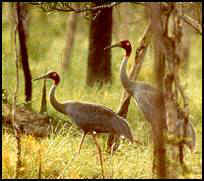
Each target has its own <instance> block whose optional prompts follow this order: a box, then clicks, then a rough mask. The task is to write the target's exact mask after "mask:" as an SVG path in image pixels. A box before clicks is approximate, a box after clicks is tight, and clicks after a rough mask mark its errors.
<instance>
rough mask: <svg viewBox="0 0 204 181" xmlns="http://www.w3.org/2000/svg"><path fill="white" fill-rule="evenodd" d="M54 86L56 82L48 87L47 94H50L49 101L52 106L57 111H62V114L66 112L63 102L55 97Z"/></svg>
mask: <svg viewBox="0 0 204 181" xmlns="http://www.w3.org/2000/svg"><path fill="white" fill-rule="evenodd" d="M56 87H57V84H53V85H52V87H51V89H50V93H49V96H50V102H51V104H52V106H53V107H54V108H55V109H56V110H57V111H59V112H61V113H63V114H66V113H65V106H64V104H62V103H60V102H58V101H57V100H56V98H55V90H56Z"/></svg>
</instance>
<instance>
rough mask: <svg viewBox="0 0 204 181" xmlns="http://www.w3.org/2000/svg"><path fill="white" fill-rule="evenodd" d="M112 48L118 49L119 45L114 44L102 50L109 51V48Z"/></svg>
mask: <svg viewBox="0 0 204 181" xmlns="http://www.w3.org/2000/svg"><path fill="white" fill-rule="evenodd" d="M114 47H120V43H116V44H114V45H111V46H107V47H105V48H104V50H107V49H110V48H114Z"/></svg>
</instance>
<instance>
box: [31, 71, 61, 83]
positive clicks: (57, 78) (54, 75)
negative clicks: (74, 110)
mask: <svg viewBox="0 0 204 181" xmlns="http://www.w3.org/2000/svg"><path fill="white" fill-rule="evenodd" d="M40 79H52V80H54V84H55V85H57V84H59V82H60V76H59V75H58V73H57V72H48V73H47V74H45V75H43V76H40V77H38V78H36V79H34V80H40Z"/></svg>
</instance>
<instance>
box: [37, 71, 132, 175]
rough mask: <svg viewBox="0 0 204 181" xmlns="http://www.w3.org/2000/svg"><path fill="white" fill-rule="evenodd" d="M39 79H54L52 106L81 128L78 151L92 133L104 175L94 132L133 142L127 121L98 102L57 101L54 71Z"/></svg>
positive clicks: (56, 78)
mask: <svg viewBox="0 0 204 181" xmlns="http://www.w3.org/2000/svg"><path fill="white" fill-rule="evenodd" d="M39 79H52V80H53V81H54V84H53V85H52V87H51V89H50V94H49V97H50V102H51V104H52V106H53V107H54V108H55V109H56V110H57V111H59V112H61V113H63V114H65V115H68V116H69V117H70V118H71V119H72V120H73V122H75V123H76V125H77V126H78V127H79V128H80V129H82V130H83V132H84V134H83V136H82V139H81V143H80V146H79V152H80V149H81V146H82V143H83V141H84V138H85V136H86V134H87V133H91V134H92V136H93V139H94V142H95V144H96V146H97V149H98V151H99V156H100V161H101V169H102V175H103V176H104V174H103V161H102V155H101V150H100V147H99V145H98V143H97V141H96V138H95V134H94V133H111V134H114V135H116V136H117V137H119V136H124V137H126V138H127V139H129V140H130V141H131V142H133V136H132V133H131V130H130V128H129V126H128V123H127V121H126V120H125V119H124V118H122V117H120V116H118V115H117V114H116V113H114V112H113V111H112V110H111V109H109V108H107V107H105V106H102V105H99V104H92V103H87V102H78V101H67V102H64V103H60V102H58V101H57V100H56V98H55V90H56V87H57V85H58V83H59V82H60V77H59V75H58V74H57V73H56V72H48V73H47V74H46V75H43V76H41V77H39V78H37V79H35V80H39Z"/></svg>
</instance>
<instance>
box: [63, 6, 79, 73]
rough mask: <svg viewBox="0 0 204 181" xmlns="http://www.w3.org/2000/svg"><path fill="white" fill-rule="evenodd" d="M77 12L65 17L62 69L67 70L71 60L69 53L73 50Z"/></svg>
mask: <svg viewBox="0 0 204 181" xmlns="http://www.w3.org/2000/svg"><path fill="white" fill-rule="evenodd" d="M74 5H75V8H76V9H77V8H78V7H79V3H75V4H74ZM77 16H78V14H77V13H72V14H70V15H69V17H68V18H67V20H68V21H67V35H66V36H67V37H66V45H65V49H64V61H63V63H62V69H63V70H64V71H67V70H68V68H69V64H70V61H71V55H72V51H73V46H74V39H75V33H76V29H77Z"/></svg>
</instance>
